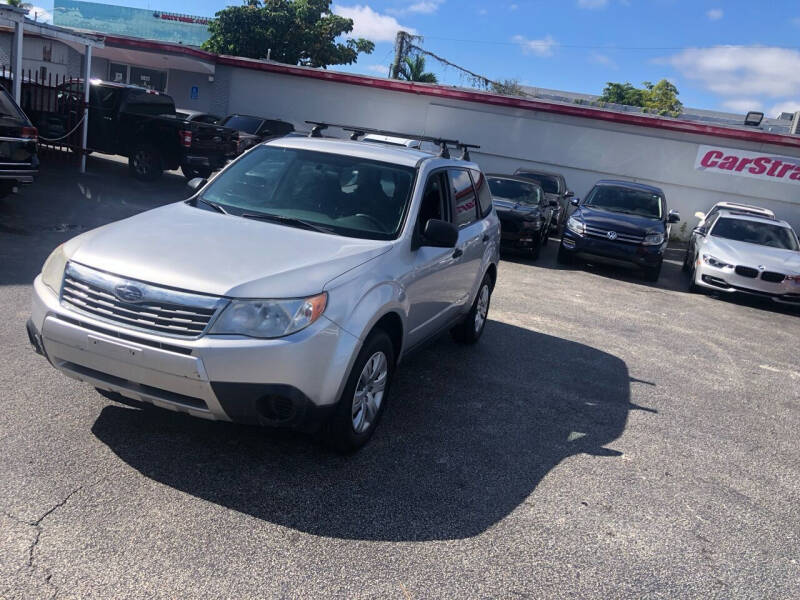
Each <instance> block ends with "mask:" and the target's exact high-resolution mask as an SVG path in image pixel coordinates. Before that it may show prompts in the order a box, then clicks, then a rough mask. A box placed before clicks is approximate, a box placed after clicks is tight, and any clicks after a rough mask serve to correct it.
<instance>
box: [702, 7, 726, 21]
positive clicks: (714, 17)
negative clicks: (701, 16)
mask: <svg viewBox="0 0 800 600" xmlns="http://www.w3.org/2000/svg"><path fill="white" fill-rule="evenodd" d="M706 16H707V17H708V20H709V21H719V20H720V19H721V18H722V17H724V16H725V11H723V10H722V9H721V8H712V9H711V10H709V11H708V12H706Z"/></svg>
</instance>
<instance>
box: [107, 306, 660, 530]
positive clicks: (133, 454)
mask: <svg viewBox="0 0 800 600" xmlns="http://www.w3.org/2000/svg"><path fill="white" fill-rule="evenodd" d="M554 366H557V368H553V367H554ZM630 382H631V380H630V378H629V374H628V369H627V367H626V365H625V363H624V362H623V361H622V360H620V359H619V358H617V357H615V356H611V355H609V354H606V353H605V352H601V351H599V350H596V349H594V348H590V347H588V346H585V345H582V344H578V343H574V342H570V341H566V340H563V339H559V338H555V337H551V336H547V335H543V334H540V333H535V332H532V331H528V330H526V329H522V328H519V327H515V326H511V325H507V324H503V323H499V322H496V321H492V322H490V323H489V324H488V325H487V330H486V332H485V335H484V337H483V339H482V341H481V343H479V344H478V345H477V346H475V347H471V348H464V347H461V346H457V345H455V344H454V343H452V342H450V340H449V339H446V340H445V339H442V340H441V341H438V342H436V343H435V344H433V345H431V346H430V347H428V348H427V349H425V350H423V351H421V352H420V353H418V354H416V355H414V356H412V357H411V358H409V359H408V360H407V361H405V362H404V364H403V365H402V367H401V369H400V371H399V372H398V376H397V378H396V380H395V387H394V392H393V397H392V400H391V404H390V405H389V406H388V407H387V411H386V413H385V415H384V420H383V421H382V423H381V426H380V427H379V428H378V431H377V432H376V435H375V437H374V438H373V439H372V441H371V442H370V444H369V445H368V446H366V447H365V448H364V449H362V450H361V451H360V452H359V453H357V454H355V455H353V456H349V457H343V456H339V455H335V454H333V453H331V452H330V451H328V450H327V449H326V448H325V447H324V446H322V445H321V444H318V443H315V442H313V441H312V440H310V439H309V438H307V437H300V436H297V435H295V434H292V433H289V432H274V431H270V430H263V429H257V428H248V427H243V426H235V425H230V424H221V423H212V422H206V421H202V420H198V419H192V418H190V417H185V416H182V415H179V414H174V413H171V412H168V411H163V410H160V409H155V408H150V407H142V406H140V407H138V408H130V406H131V404H128V407H125V406H120V405H109V406H107V407H105V408H104V409H103V410H102V411H101V413H100V415H99V417H98V419H97V421H96V422H95V425H94V427H93V432H94V434H95V435H96V436H97V437H98V438H99V439H100V440H101V441H102V442H104V443H105V444H107V445H108V447H109V448H110V449H111V450H112V451H113V452H115V453H116V454H117V455H118V456H119V458H120V459H121V460H123V461H124V462H126V463H127V464H129V465H130V466H132V467H133V468H135V469H137V470H138V471H140V472H141V473H142V474H144V475H145V476H147V477H149V478H151V479H153V480H155V481H158V482H160V483H163V484H164V485H167V486H171V487H173V488H175V489H178V490H181V491H183V492H186V493H188V494H192V495H193V496H196V497H198V498H202V499H204V500H208V501H209V502H214V503H216V504H219V505H221V506H225V507H227V508H230V509H233V510H236V511H240V512H242V513H246V514H249V515H252V516H254V517H256V518H259V519H263V520H265V521H269V522H272V523H276V524H279V525H282V526H286V527H291V528H294V529H296V530H299V531H303V532H307V533H311V534H314V535H322V536H329V537H336V538H347V539H362V540H392V541H403V540H443V539H458V538H465V537H470V536H475V535H478V534H480V533H481V532H483V531H485V530H486V529H487V528H489V527H490V526H492V525H493V524H495V523H497V522H498V521H500V520H501V519H503V518H504V517H506V516H507V515H508V514H509V513H511V511H513V510H514V509H515V508H516V507H517V506H518V505H519V504H520V503H522V502H524V501H525V499H526V498H527V497H528V496H529V495H530V494H531V492H532V491H533V490H534V489H535V488H536V486H537V485H538V483H539V482H540V481H541V480H542V478H543V477H544V476H545V475H546V474H547V473H548V472H549V471H550V470H551V469H553V468H554V467H556V466H557V465H558V464H559V462H561V461H562V460H564V459H565V458H566V457H569V456H572V455H575V454H578V453H588V454H592V455H596V456H608V457H615V456H619V453H618V452H616V451H614V450H610V449H607V448H605V446H606V444H609V443H610V442H613V441H614V440H615V439H617V438H618V437H619V436H620V435H621V434H622V432H623V430H624V429H625V424H626V421H627V417H628V411H630V410H632V409H636V408H639V407H637V406H635V405H633V404H631V403H630ZM645 410H649V409H645ZM651 412H655V411H651Z"/></svg>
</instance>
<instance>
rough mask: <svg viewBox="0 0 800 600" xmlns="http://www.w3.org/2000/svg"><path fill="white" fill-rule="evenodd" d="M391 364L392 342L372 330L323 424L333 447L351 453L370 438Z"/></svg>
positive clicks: (385, 395) (383, 400)
mask: <svg viewBox="0 0 800 600" xmlns="http://www.w3.org/2000/svg"><path fill="white" fill-rule="evenodd" d="M394 366H395V356H394V346H393V345H392V341H391V340H390V339H389V336H388V335H387V334H386V333H385V332H384V331H383V330H381V329H376V330H375V331H373V332H372V333H371V334H370V335H369V337H367V340H366V341H365V342H364V345H363V346H362V347H361V351H360V352H359V353H358V356H357V357H356V360H355V363H353V368H352V369H351V371H350V376H349V377H348V379H347V383H346V385H345V386H344V391H343V392H342V396H341V398H339V403H338V404H337V405H336V412H335V413H334V415H333V417H332V418H331V420H330V421H329V422H328V423H327V426H326V431H325V433H326V437H327V440H328V442H329V443H330V444H331V445H332V446H333V447H334V448H336V449H337V450H339V451H340V452H355V451H356V450H358V449H359V448H361V447H362V446H363V445H364V444H366V443H367V442H368V441H369V438H371V437H372V433H373V432H374V431H375V427H376V425H377V424H378V420H379V419H380V417H381V415H382V414H383V410H384V408H385V406H386V400H387V398H388V394H389V385H390V383H391V381H392V375H394Z"/></svg>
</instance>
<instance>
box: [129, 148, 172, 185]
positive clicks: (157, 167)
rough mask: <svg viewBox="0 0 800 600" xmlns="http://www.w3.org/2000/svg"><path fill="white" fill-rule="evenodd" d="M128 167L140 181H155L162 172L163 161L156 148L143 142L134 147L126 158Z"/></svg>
mask: <svg viewBox="0 0 800 600" xmlns="http://www.w3.org/2000/svg"><path fill="white" fill-rule="evenodd" d="M128 168H129V169H130V171H131V174H132V175H133V176H134V177H135V178H136V179H138V180H140V181H155V180H156V179H158V178H159V177H161V175H162V174H163V173H164V161H163V160H162V158H161V154H160V153H159V152H158V150H156V149H155V148H154V147H153V146H150V145H149V144H143V145H141V146H137V147H136V148H134V150H133V152H132V153H131V155H130V157H129V158H128Z"/></svg>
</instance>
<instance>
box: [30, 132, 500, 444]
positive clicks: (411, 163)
mask: <svg viewBox="0 0 800 600" xmlns="http://www.w3.org/2000/svg"><path fill="white" fill-rule="evenodd" d="M199 183H200V180H196V181H195V182H193V183H192V187H197V186H198V185H199ZM476 184H477V186H476ZM499 245H500V222H499V220H498V218H497V215H496V213H495V211H494V209H493V208H492V199H491V193H490V191H489V187H488V185H487V184H486V183H485V178H484V177H483V175H482V174H481V172H480V170H479V168H478V166H477V165H475V164H474V163H471V162H466V161H461V160H456V159H447V158H442V157H437V156H433V155H430V154H427V153H424V152H419V151H417V150H410V149H406V148H392V147H386V146H377V145H375V144H368V143H363V142H359V141H349V140H334V139H323V138H296V137H291V138H289V137H286V138H280V139H276V140H272V141H270V142H267V143H265V144H261V145H259V146H257V147H255V148H253V149H252V150H251V151H250V152H248V153H246V154H244V155H242V156H241V157H240V158H239V159H237V160H236V161H235V162H234V163H232V164H231V165H230V166H228V167H227V168H226V169H225V170H223V171H222V172H221V173H220V174H219V175H218V176H217V177H215V178H214V179H213V180H211V181H210V182H208V183H207V184H205V185H204V186H203V187H200V188H199V189H198V191H197V192H196V193H195V194H194V195H193V196H192V197H191V198H190V199H189V200H186V201H183V202H178V203H175V204H169V205H166V206H163V207H161V208H157V209H154V210H151V211H148V212H144V213H141V214H139V215H137V216H134V217H131V218H129V219H125V220H123V221H119V222H117V223H112V224H110V225H105V226H104V227H101V228H99V229H94V230H92V231H89V232H86V233H84V234H81V235H79V236H78V237H75V238H73V239H71V240H70V241H68V242H66V243H65V244H63V245H61V246H59V247H58V248H57V249H56V250H55V251H54V252H53V253H52V254H51V255H50V257H49V258H48V259H47V261H46V262H45V264H44V267H43V268H42V273H41V274H40V275H39V276H38V277H37V278H36V281H35V282H34V293H33V309H32V315H31V319H30V321H29V322H28V334H29V337H30V340H31V342H32V344H33V346H34V348H35V349H37V350H38V351H39V352H41V353H43V354H44V355H46V356H47V358H48V360H49V361H50V363H51V364H52V365H53V366H54V367H55V368H57V369H59V370H61V371H62V372H64V373H65V374H67V375H69V376H70V377H73V378H76V379H79V380H83V381H86V382H88V383H90V384H91V385H93V386H96V387H98V388H101V389H104V390H111V391H114V392H118V393H120V394H122V395H123V396H127V397H131V398H134V399H137V400H141V401H146V402H151V403H153V404H156V405H158V406H161V407H165V408H170V409H173V410H176V411H181V412H184V413H188V414H190V415H195V416H198V417H204V418H208V419H216V420H221V421H237V422H245V423H256V424H263V425H277V426H293V427H299V428H310V427H311V425H312V424H314V423H320V422H322V423H324V425H323V427H324V431H325V433H326V435H327V436H329V439H330V440H331V441H332V442H334V443H335V444H336V445H337V446H338V447H340V448H342V449H346V450H351V449H355V448H357V447H359V446H361V445H362V444H364V443H365V442H366V441H367V440H368V439H369V437H370V436H371V435H372V432H373V430H374V428H375V425H376V423H377V422H378V419H379V418H380V416H381V413H382V412H383V410H384V407H385V406H386V400H387V397H388V394H389V391H390V389H391V381H392V376H393V375H394V372H395V369H396V367H397V365H398V362H399V360H400V358H401V357H402V356H404V355H406V354H407V353H408V352H409V351H411V350H412V349H414V348H416V347H419V346H420V345H421V344H423V343H425V342H426V341H428V340H430V339H431V338H433V337H434V336H436V335H437V334H438V333H439V332H442V331H447V330H448V329H449V330H450V332H451V334H452V336H453V337H454V338H455V339H456V340H457V341H459V342H462V343H474V342H476V341H477V340H478V339H479V338H480V337H481V334H482V333H483V330H484V326H485V324H486V319H487V314H488V310H489V303H490V297H491V293H492V289H493V288H494V285H495V280H496V278H497V264H498V251H499Z"/></svg>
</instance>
